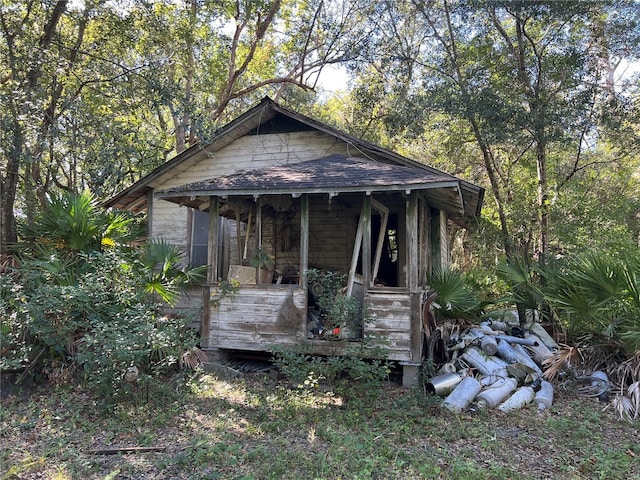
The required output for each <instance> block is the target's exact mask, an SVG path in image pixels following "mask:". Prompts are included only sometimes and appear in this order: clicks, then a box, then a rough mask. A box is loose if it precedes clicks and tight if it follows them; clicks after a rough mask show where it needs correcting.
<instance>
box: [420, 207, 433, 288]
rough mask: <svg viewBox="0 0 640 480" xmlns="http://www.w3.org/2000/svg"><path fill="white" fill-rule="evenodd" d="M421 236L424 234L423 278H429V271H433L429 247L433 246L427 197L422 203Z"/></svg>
mask: <svg viewBox="0 0 640 480" xmlns="http://www.w3.org/2000/svg"><path fill="white" fill-rule="evenodd" d="M422 208H423V210H424V211H423V213H422V215H423V218H424V223H423V236H424V252H423V254H424V275H425V278H429V276H430V275H431V272H432V271H433V263H432V262H433V256H432V253H431V249H432V248H433V244H432V241H431V206H430V205H429V202H428V201H427V199H425V200H424V205H423V207H422Z"/></svg>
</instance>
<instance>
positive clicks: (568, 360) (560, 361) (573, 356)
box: [542, 345, 581, 381]
mask: <svg viewBox="0 0 640 480" xmlns="http://www.w3.org/2000/svg"><path fill="white" fill-rule="evenodd" d="M580 357H581V354H580V349H579V348H578V347H575V346H569V345H562V348H559V349H558V350H555V351H554V352H553V354H552V355H551V356H550V357H549V358H546V359H545V360H544V361H543V362H542V365H543V366H544V367H546V368H545V370H544V372H543V376H544V378H546V379H547V380H549V381H551V380H554V379H556V378H557V377H558V376H559V375H560V373H562V372H563V371H565V370H569V369H571V368H572V367H574V366H575V365H577V364H578V360H579V358H580Z"/></svg>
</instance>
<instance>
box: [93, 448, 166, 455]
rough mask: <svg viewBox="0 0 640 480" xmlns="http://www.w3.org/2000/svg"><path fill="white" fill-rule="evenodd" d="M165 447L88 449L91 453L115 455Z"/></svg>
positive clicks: (162, 449)
mask: <svg viewBox="0 0 640 480" xmlns="http://www.w3.org/2000/svg"><path fill="white" fill-rule="evenodd" d="M166 450H167V447H111V448H96V449H93V450H89V453H90V454H92V455H117V454H118V453H146V452H164V451H166Z"/></svg>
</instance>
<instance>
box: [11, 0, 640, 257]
mask: <svg viewBox="0 0 640 480" xmlns="http://www.w3.org/2000/svg"><path fill="white" fill-rule="evenodd" d="M639 20H640V9H638V8H637V2H633V1H628V0H624V1H621V0H612V1H601V2H579V1H569V0H567V1H553V2H551V1H548V2H546V1H536V2H531V1H496V0H481V1H478V0H475V1H472V2H470V1H463V0H434V1H430V2H423V1H418V0H399V1H390V0H381V1H378V2H373V3H372V2H367V1H364V0H308V1H303V0H271V1H269V0H241V1H230V0H215V1H211V0H180V1H173V0H145V1H136V2H132V1H125V0H119V1H114V0H87V1H68V0H58V1H54V2H49V1H46V2H45V1H42V0H40V1H36V0H28V1H24V0H22V1H9V0H8V1H5V2H3V5H2V7H1V9H0V31H1V39H0V56H1V57H2V60H3V61H2V62H1V63H0V102H1V104H0V108H1V109H2V111H3V115H2V117H1V118H0V122H1V127H0V186H1V188H2V191H1V193H0V197H1V206H2V213H1V215H0V217H1V218H2V225H1V228H0V232H1V235H0V249H1V250H2V251H5V250H6V248H7V246H8V245H9V244H10V243H12V242H15V241H16V240H17V230H16V217H19V218H20V219H24V221H25V222H27V223H30V222H32V221H33V219H34V218H36V214H37V211H38V210H39V209H40V208H42V206H43V205H46V204H47V201H48V200H49V199H51V198H54V197H55V195H57V194H58V193H59V192H60V191H75V192H80V191H83V190H90V191H91V192H92V193H93V194H94V195H95V196H96V197H97V198H106V197H107V196H108V195H110V194H111V193H113V192H114V191H117V190H118V189H120V188H123V187H125V186H127V185H129V184H131V183H132V182H134V181H136V180H137V179H139V178H140V177H141V176H143V175H144V174H146V173H148V172H149V171H151V169H153V168H154V167H156V166H157V165H159V164H161V163H163V162H164V161H166V160H167V159H168V158H169V157H170V156H171V155H173V154H175V153H177V152H180V151H182V150H183V149H185V148H187V147H188V146H189V145H191V144H193V143H194V142H196V141H199V140H206V139H207V138H208V137H209V136H210V135H211V134H212V132H214V131H215V130H216V128H218V127H219V126H220V125H221V124H222V123H224V122H226V121H228V120H230V119H231V118H233V117H234V116H236V115H237V114H238V113H239V112H241V111H243V110H244V109H246V108H247V107H248V106H250V105H252V104H254V103H255V102H256V101H257V100H258V99H259V98H260V97H262V96H264V95H265V94H269V95H271V96H272V97H274V98H275V99H276V100H278V101H281V102H285V103H287V104H289V105H291V106H293V107H295V108H299V109H302V110H303V111H307V112H313V115H315V116H318V117H320V118H322V119H323V120H325V121H328V122H330V123H334V124H336V125H338V126H339V127H341V128H344V129H346V130H348V131H349V132H350V133H352V134H354V135H357V136H361V137H364V138H367V139H369V140H372V141H375V142H378V143H381V144H383V145H384V146H387V147H390V148H392V149H395V150H398V151H401V152H402V153H406V154H407V155H409V156H411V157H413V158H417V159H421V160H422V161H425V162H426V163H429V164H432V165H434V166H437V167H440V168H443V169H444V170H447V171H450V172H452V173H455V174H457V175H460V176H462V177H464V178H466V179H468V180H470V181H473V182H475V183H478V184H481V185H483V186H486V187H487V189H488V193H489V195H487V197H486V201H485V207H484V214H483V218H482V219H479V228H478V229H477V230H476V232H475V233H473V232H472V233H466V234H464V235H466V237H465V238H466V240H469V239H472V238H475V240H474V242H475V243H474V244H475V245H484V246H485V247H488V248H484V249H480V250H482V251H485V252H487V254H486V255H485V257H486V258H485V259H484V260H485V261H488V262H491V261H494V260H495V258H496V256H500V255H502V254H505V255H506V256H514V255H517V254H518V252H521V251H522V252H525V253H527V254H529V255H537V256H538V257H539V258H544V257H545V256H546V255H549V254H554V253H562V252H566V251H571V250H575V249H580V248H581V247H582V246H584V245H602V246H614V245H615V246H617V247H623V246H628V245H637V243H638V238H639V235H640V220H639V211H640V198H639V195H638V193H637V192H638V190H639V189H638V184H639V182H640V178H639V176H640V173H639V163H640V161H639V158H640V156H639V154H638V153H639V151H638V147H639V145H640V141H639V140H638V138H639V136H638V125H639V124H640V123H639V121H638V120H639V117H638V113H639V111H640V109H639V107H640V102H639V100H638V86H639V84H638V77H637V74H634V73H633V71H632V68H630V67H629V66H631V67H633V65H637V61H638V56H639V55H640V47H638V45H640V41H638V40H639V35H640V28H639V23H638V22H639ZM332 64H337V65H340V66H341V67H342V68H344V69H346V70H347V71H348V73H349V75H350V79H351V81H350V85H349V88H345V91H344V92H343V95H342V96H333V97H329V98H327V97H326V96H320V95H319V92H318V91H317V90H316V87H317V82H318V75H319V74H320V73H321V72H322V71H323V69H325V67H327V66H328V65H332ZM345 87H347V86H345ZM472 235H476V237H470V236H472ZM467 243H468V242H467ZM462 245H465V243H464V242H463V243H462ZM475 250H476V251H477V250H479V249H477V248H476V249H475ZM465 253H466V255H465V256H463V258H465V259H466V260H465V261H482V260H483V259H479V258H476V259H475V260H473V259H472V258H471V257H472V256H473V255H471V254H470V253H469V250H468V249H466V250H465ZM475 255H476V257H477V256H478V254H475Z"/></svg>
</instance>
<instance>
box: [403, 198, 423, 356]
mask: <svg viewBox="0 0 640 480" xmlns="http://www.w3.org/2000/svg"><path fill="white" fill-rule="evenodd" d="M418 210H419V209H418V193H417V192H411V193H408V194H407V200H406V224H407V225H406V232H407V288H408V290H409V295H410V298H411V329H410V330H411V333H410V344H411V359H412V360H413V361H414V362H418V361H420V360H421V358H422V293H421V292H420V290H419V288H420V285H419V275H418V273H419V271H420V268H419V266H420V252H419V250H418V247H419V242H418V224H419V221H418V220H419V218H418Z"/></svg>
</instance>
